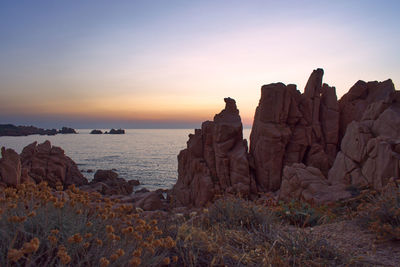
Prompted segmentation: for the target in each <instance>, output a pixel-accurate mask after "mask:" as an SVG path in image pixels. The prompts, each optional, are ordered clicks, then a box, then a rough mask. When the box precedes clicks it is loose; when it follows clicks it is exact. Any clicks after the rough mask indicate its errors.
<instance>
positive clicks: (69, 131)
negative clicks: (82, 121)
mask: <svg viewBox="0 0 400 267" xmlns="http://www.w3.org/2000/svg"><path fill="white" fill-rule="evenodd" d="M58 133H60V134H76V133H77V132H76V131H75V129H73V128H68V127H62V128H61V129H60V130H59V131H58Z"/></svg>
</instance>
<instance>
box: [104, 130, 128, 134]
mask: <svg viewBox="0 0 400 267" xmlns="http://www.w3.org/2000/svg"><path fill="white" fill-rule="evenodd" d="M105 134H125V130H124V129H117V130H116V129H111V130H110V131H109V132H105Z"/></svg>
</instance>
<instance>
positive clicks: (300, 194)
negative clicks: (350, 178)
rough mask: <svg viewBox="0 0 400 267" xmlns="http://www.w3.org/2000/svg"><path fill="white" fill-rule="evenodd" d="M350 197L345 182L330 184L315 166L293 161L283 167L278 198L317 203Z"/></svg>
mask: <svg viewBox="0 0 400 267" xmlns="http://www.w3.org/2000/svg"><path fill="white" fill-rule="evenodd" d="M349 197H351V193H350V192H349V191H347V190H346V185H345V184H335V185H332V184H331V183H330V182H329V181H328V180H327V179H326V178H325V176H324V175H323V174H322V172H321V171H320V170H319V169H317V168H315V167H310V166H309V167H307V166H305V165H304V164H302V163H294V164H293V165H291V166H285V168H284V169H283V177H282V185H281V189H280V191H279V199H281V200H286V201H290V200H292V199H294V200H302V201H307V202H313V203H317V204H321V203H329V202H335V201H338V200H341V199H345V198H349Z"/></svg>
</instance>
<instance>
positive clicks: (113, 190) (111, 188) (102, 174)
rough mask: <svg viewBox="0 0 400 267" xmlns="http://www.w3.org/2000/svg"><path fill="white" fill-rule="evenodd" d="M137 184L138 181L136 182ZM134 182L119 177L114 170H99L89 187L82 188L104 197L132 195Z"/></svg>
mask: <svg viewBox="0 0 400 267" xmlns="http://www.w3.org/2000/svg"><path fill="white" fill-rule="evenodd" d="M135 182H137V181H135ZM134 184H135V183H134V182H131V183H130V182H129V181H126V180H125V179H124V178H120V177H118V173H116V172H114V171H112V170H97V171H96V173H95V174H94V178H93V180H92V181H91V182H90V183H89V185H85V186H82V187H81V189H82V190H85V191H97V192H99V193H101V194H103V195H130V194H132V192H133V187H134Z"/></svg>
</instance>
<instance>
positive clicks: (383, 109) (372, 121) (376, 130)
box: [328, 82, 400, 190]
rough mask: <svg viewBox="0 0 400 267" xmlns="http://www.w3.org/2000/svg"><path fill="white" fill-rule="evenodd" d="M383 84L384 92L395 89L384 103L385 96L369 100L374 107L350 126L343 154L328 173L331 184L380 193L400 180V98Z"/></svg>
mask: <svg viewBox="0 0 400 267" xmlns="http://www.w3.org/2000/svg"><path fill="white" fill-rule="evenodd" d="M384 83H385V84H386V85H385V87H384V88H390V87H391V88H393V90H392V92H391V93H390V95H388V96H385V98H386V99H385V100H381V97H380V96H381V95H382V94H377V96H378V97H377V99H378V101H376V102H372V101H373V100H369V101H370V102H372V103H371V104H369V106H368V107H366V108H365V112H364V113H363V114H361V117H360V121H353V122H351V123H349V124H348V125H347V130H346V133H345V135H344V137H343V139H342V143H341V151H340V152H339V154H338V156H337V157H336V160H335V163H334V165H333V167H332V168H331V170H330V171H329V175H328V179H329V181H330V182H331V183H332V184H338V183H345V184H352V185H356V186H365V185H371V186H372V187H373V188H375V189H378V190H380V189H382V187H383V186H385V185H386V184H387V183H388V181H389V179H390V178H391V177H398V176H399V174H400V169H399V160H400V101H399V100H400V94H399V92H395V91H394V87H393V85H392V86H388V85H387V82H384ZM377 88H379V86H378V87H377ZM386 90H387V89H385V90H384V92H386Z"/></svg>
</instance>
